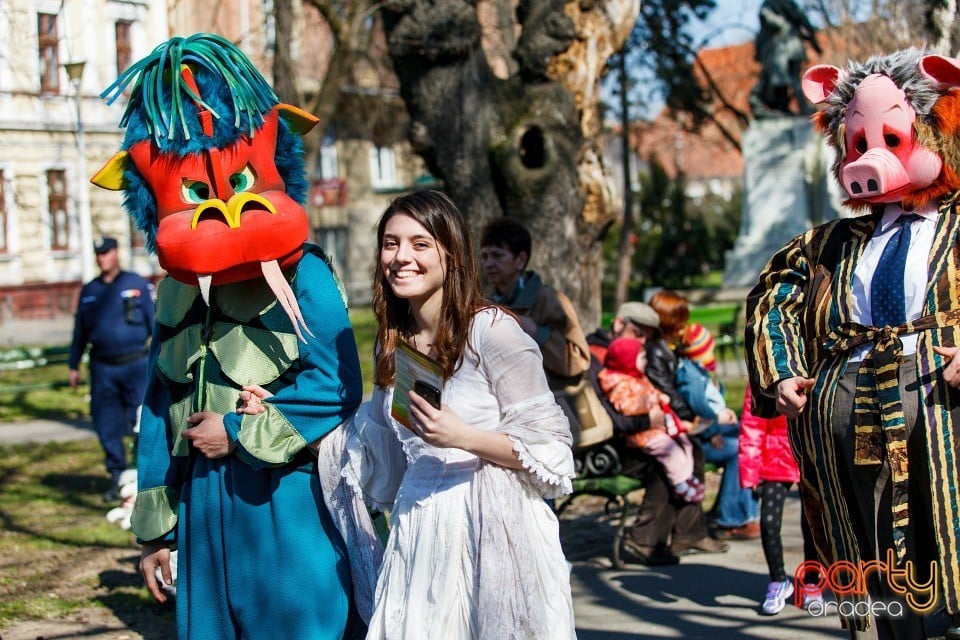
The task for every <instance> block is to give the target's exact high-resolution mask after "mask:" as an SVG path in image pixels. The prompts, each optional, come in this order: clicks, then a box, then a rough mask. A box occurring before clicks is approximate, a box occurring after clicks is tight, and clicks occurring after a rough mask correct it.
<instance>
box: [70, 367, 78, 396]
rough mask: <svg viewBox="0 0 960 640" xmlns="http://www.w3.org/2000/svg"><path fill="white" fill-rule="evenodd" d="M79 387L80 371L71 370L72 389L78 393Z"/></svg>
mask: <svg viewBox="0 0 960 640" xmlns="http://www.w3.org/2000/svg"><path fill="white" fill-rule="evenodd" d="M79 385H80V371H78V370H77V369H70V388H71V389H73V390H74V391H76V390H77V387H78V386H79Z"/></svg>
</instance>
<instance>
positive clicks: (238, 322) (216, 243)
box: [93, 34, 361, 640]
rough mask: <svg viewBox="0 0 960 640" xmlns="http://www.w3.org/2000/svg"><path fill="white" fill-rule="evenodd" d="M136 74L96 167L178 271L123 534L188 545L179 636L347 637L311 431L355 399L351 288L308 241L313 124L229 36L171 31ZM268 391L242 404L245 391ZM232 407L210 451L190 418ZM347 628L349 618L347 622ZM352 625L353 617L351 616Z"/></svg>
mask: <svg viewBox="0 0 960 640" xmlns="http://www.w3.org/2000/svg"><path fill="white" fill-rule="evenodd" d="M134 79H136V83H135V84H134V86H133V89H132V91H131V92H130V100H129V103H128V105H127V108H126V111H125V113H124V116H123V120H122V121H121V125H124V126H126V127H127V131H126V136H125V139H124V143H123V147H122V149H123V150H122V151H120V152H119V153H118V154H117V155H116V156H114V158H113V159H111V161H110V162H108V163H107V165H106V166H105V167H104V168H103V169H101V170H100V172H99V173H98V174H97V175H96V176H94V178H93V182H94V183H95V184H98V185H99V186H103V187H105V188H110V189H118V190H123V191H124V205H125V207H126V208H127V211H128V212H129V213H130V215H131V216H132V217H133V219H134V220H135V222H136V223H137V225H138V227H139V228H141V229H142V230H143V231H144V232H145V234H146V236H147V243H148V246H149V247H150V248H155V249H156V251H157V255H158V257H159V260H160V264H161V266H163V267H164V268H165V269H166V270H167V272H168V273H169V274H170V277H168V278H166V279H164V280H163V281H162V282H161V283H160V285H159V287H158V295H157V309H156V313H157V330H156V333H155V337H154V341H153V343H152V346H151V355H150V380H149V382H148V387H147V392H146V398H145V401H144V408H143V416H142V420H141V428H140V429H141V430H140V439H139V444H138V447H139V450H138V472H139V473H138V475H139V487H138V488H139V492H138V494H137V501H136V505H135V507H134V513H133V517H132V528H133V530H134V532H135V533H136V534H137V536H138V537H139V539H140V540H141V541H156V540H164V541H168V542H170V544H171V545H175V546H176V548H177V549H178V550H179V561H178V564H179V566H178V579H177V630H178V635H179V637H180V638H181V639H188V638H189V639H190V640H196V639H202V640H206V639H208V638H231V639H235V638H240V637H242V638H250V639H264V640H267V639H274V638H279V637H282V638H289V639H302V640H307V639H328V638H329V639H331V640H333V639H338V638H341V637H344V635H345V634H347V633H349V632H348V631H347V627H348V626H351V625H354V623H355V622H356V621H357V620H356V616H355V615H353V611H354V610H353V608H352V597H351V594H350V588H349V587H350V583H351V571H350V564H349V559H348V556H347V550H346V548H345V546H344V543H343V539H342V537H341V536H340V534H339V533H338V531H337V530H336V528H335V526H334V523H333V520H332V518H331V514H330V512H329V510H328V509H327V506H326V504H325V502H324V499H323V496H322V494H321V491H320V487H319V479H318V476H317V473H316V464H317V462H316V455H315V453H314V449H315V447H311V445H315V444H316V443H317V442H318V441H319V440H320V439H321V438H322V437H324V436H325V435H326V434H327V433H329V432H330V431H331V430H333V429H335V428H336V427H337V426H338V425H340V424H341V423H342V422H343V421H344V420H345V419H346V418H347V417H348V416H350V415H351V414H352V413H353V411H354V410H355V409H356V408H357V406H358V405H359V403H360V396H361V385H360V367H359V362H358V359H357V351H356V345H355V342H354V338H353V333H352V330H351V328H350V324H349V320H348V317H347V312H346V307H345V304H344V299H343V292H342V287H340V285H339V281H338V280H337V278H336V276H335V275H334V273H333V271H332V269H331V267H330V263H329V261H328V260H327V259H326V257H325V256H324V254H323V252H322V251H321V250H320V249H319V248H317V247H313V246H310V245H307V244H305V241H306V237H307V231H308V223H307V216H306V212H305V211H304V209H303V206H302V203H303V201H304V200H305V194H306V183H305V180H304V177H303V159H302V155H303V147H302V143H301V140H300V138H299V135H300V134H304V133H306V132H307V131H309V130H310V128H312V127H313V125H314V124H315V123H316V120H315V119H314V118H313V117H312V116H310V115H309V114H306V113H304V112H302V111H299V110H298V109H296V108H294V107H291V106H289V105H283V104H278V101H277V98H276V96H275V94H274V93H273V91H272V90H271V89H270V87H269V86H268V85H267V83H266V81H265V80H264V79H263V77H262V76H261V75H260V74H259V73H258V72H257V70H256V69H255V68H254V67H253V66H252V65H251V64H250V62H249V60H247V59H246V57H245V56H244V55H243V54H242V53H241V52H240V51H239V50H238V49H236V48H235V47H234V46H233V45H231V44H230V43H229V42H227V41H226V40H223V39H222V38H220V37H218V36H213V35H210V34H197V35H194V36H191V37H189V38H173V39H171V40H170V41H168V42H166V43H164V44H162V45H160V46H159V47H157V49H155V50H154V52H153V53H152V54H151V55H150V56H148V57H147V58H145V59H144V60H142V61H140V62H138V63H137V64H135V65H134V66H133V67H131V68H130V69H129V70H128V71H127V72H126V73H125V74H124V75H123V76H121V77H120V78H119V79H118V80H117V81H116V83H114V85H113V86H111V87H110V88H109V89H108V90H107V92H105V95H107V96H108V99H110V100H113V99H116V98H117V97H119V96H120V95H122V94H123V92H124V91H125V90H126V88H127V85H128V84H130V83H131V82H133V81H134ZM248 384H257V385H261V386H263V387H265V388H266V389H267V390H269V391H270V392H271V393H273V394H274V395H273V396H272V397H271V398H269V399H267V401H266V402H265V406H266V411H265V412H263V413H260V414H258V415H242V416H241V415H239V414H237V413H235V411H236V409H237V406H238V403H239V400H240V392H241V387H242V386H243V385H248ZM201 411H209V412H213V413H215V414H220V415H222V416H223V425H224V428H225V430H226V433H227V436H228V438H229V440H230V441H231V442H232V443H233V444H234V445H235V448H234V449H233V450H232V452H231V453H229V454H228V455H226V456H225V457H220V458H209V459H208V458H207V457H206V456H205V455H203V453H201V452H200V451H199V450H198V449H196V448H194V447H193V446H191V444H190V442H189V440H188V439H186V438H184V437H183V435H182V434H183V432H184V431H185V430H186V429H188V428H190V426H191V425H190V424H189V423H188V422H187V418H188V417H190V416H191V415H193V414H196V413H197V412H201ZM348 623H349V624H348ZM352 630H354V631H355V630H356V626H353V627H352Z"/></svg>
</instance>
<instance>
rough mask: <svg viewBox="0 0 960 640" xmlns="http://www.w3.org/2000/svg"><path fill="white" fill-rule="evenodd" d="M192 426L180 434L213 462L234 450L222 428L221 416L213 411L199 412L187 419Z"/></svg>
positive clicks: (234, 446)
mask: <svg viewBox="0 0 960 640" xmlns="http://www.w3.org/2000/svg"><path fill="white" fill-rule="evenodd" d="M187 423H189V424H192V425H193V426H192V427H191V428H189V429H186V430H184V431H183V433H182V434H181V435H182V436H183V437H184V438H186V439H187V440H189V441H190V444H192V445H193V446H194V448H195V449H196V450H197V451H199V452H200V453H202V454H203V455H205V456H206V457H207V458H209V459H211V460H213V459H215V458H222V457H224V456H226V455H229V454H230V453H231V452H233V450H234V449H235V448H236V446H237V445H236V444H234V443H233V442H232V441H231V440H230V438H229V437H227V429H226V427H224V426H223V416H222V415H220V414H219V413H214V412H213V411H201V412H199V413H195V414H193V415H191V416H190V417H189V418H187Z"/></svg>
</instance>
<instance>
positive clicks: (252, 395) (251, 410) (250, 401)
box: [237, 384, 273, 416]
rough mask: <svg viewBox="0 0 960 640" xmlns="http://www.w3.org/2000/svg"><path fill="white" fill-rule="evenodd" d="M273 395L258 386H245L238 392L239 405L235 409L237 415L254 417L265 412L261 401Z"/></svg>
mask: <svg viewBox="0 0 960 640" xmlns="http://www.w3.org/2000/svg"><path fill="white" fill-rule="evenodd" d="M272 395H273V394H272V393H270V392H269V391H267V390H266V389H264V388H263V387H261V386H260V385H258V384H245V385H243V391H241V392H240V404H239V406H238V407H237V413H245V414H247V415H248V416H255V415H257V414H258V413H263V412H264V411H266V410H267V408H266V407H265V406H263V401H264V400H266V399H267V398H269V397H270V396H272Z"/></svg>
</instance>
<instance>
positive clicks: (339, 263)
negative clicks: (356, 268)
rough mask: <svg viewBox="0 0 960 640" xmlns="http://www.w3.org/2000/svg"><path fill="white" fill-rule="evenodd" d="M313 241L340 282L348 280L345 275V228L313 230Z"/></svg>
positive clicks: (346, 274) (319, 228)
mask: <svg viewBox="0 0 960 640" xmlns="http://www.w3.org/2000/svg"><path fill="white" fill-rule="evenodd" d="M313 241H314V242H315V243H316V244H317V245H318V246H319V247H320V248H321V249H323V252H324V253H325V254H327V257H328V258H330V262H331V263H332V264H333V270H334V271H335V272H336V273H337V275H338V276H340V280H342V281H346V280H349V278H348V275H349V274H348V273H347V228H346V227H318V228H316V229H314V230H313Z"/></svg>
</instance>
